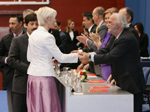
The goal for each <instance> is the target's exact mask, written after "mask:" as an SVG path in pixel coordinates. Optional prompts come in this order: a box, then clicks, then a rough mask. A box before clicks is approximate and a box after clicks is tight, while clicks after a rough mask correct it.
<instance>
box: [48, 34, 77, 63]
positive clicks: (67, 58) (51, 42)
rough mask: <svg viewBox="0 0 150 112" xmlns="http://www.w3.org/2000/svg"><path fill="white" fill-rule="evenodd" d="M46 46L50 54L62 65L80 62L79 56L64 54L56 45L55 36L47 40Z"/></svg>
mask: <svg viewBox="0 0 150 112" xmlns="http://www.w3.org/2000/svg"><path fill="white" fill-rule="evenodd" d="M45 46H46V48H47V49H48V51H49V52H50V54H51V55H52V56H53V57H54V58H55V59H57V60H58V61H59V62H60V63H77V62H78V54H77V53H72V54H63V53H62V52H61V51H60V50H59V48H58V47H57V45H56V43H55V39H54V37H53V36H49V37H47V38H46V40H45Z"/></svg>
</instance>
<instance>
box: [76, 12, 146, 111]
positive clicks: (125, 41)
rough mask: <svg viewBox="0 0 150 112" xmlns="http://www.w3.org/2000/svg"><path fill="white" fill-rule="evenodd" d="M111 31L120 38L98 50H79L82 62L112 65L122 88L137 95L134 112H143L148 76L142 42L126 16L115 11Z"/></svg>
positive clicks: (135, 96)
mask: <svg viewBox="0 0 150 112" xmlns="http://www.w3.org/2000/svg"><path fill="white" fill-rule="evenodd" d="M107 26H108V32H110V33H112V34H113V35H114V36H115V37H116V39H115V40H114V42H113V43H109V44H108V45H107V46H106V47H104V48H102V49H101V50H98V51H96V52H95V53H84V52H81V53H79V55H80V56H79V59H80V60H81V61H82V62H88V61H93V62H95V64H111V69H112V78H113V79H114V80H115V84H117V86H119V87H120V88H121V89H123V90H126V91H128V92H130V93H132V94H134V112H142V101H143V94H142V93H143V91H144V89H145V82H144V75H143V72H142V68H141V65H140V54H139V45H138V41H137V39H136V38H135V36H134V35H133V34H132V33H131V32H130V31H129V29H126V26H127V23H126V20H125V18H123V17H122V16H121V15H120V14H118V13H114V14H112V15H111V16H110V18H109V21H108V25H107Z"/></svg>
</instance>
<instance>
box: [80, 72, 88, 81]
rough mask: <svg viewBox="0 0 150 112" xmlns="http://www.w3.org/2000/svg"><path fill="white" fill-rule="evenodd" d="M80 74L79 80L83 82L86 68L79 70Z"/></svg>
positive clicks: (85, 77)
mask: <svg viewBox="0 0 150 112" xmlns="http://www.w3.org/2000/svg"><path fill="white" fill-rule="evenodd" d="M80 75H81V78H80V80H81V82H84V81H85V80H86V79H87V73H86V70H82V71H80Z"/></svg>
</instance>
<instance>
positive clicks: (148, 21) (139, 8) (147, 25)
mask: <svg viewBox="0 0 150 112" xmlns="http://www.w3.org/2000/svg"><path fill="white" fill-rule="evenodd" d="M125 7H129V8H131V9H132V10H133V11H134V20H133V22H132V24H135V23H136V22H142V23H143V25H144V32H145V33H146V34H148V37H149V47H148V51H149V55H150V0H125Z"/></svg>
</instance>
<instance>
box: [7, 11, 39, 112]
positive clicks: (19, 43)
mask: <svg viewBox="0 0 150 112" xmlns="http://www.w3.org/2000/svg"><path fill="white" fill-rule="evenodd" d="M25 27H26V29H27V32H26V33H24V34H23V35H21V36H18V37H16V38H14V39H13V40H12V43H11V46H10V51H9V55H8V59H7V63H8V65H9V66H10V67H12V68H14V69H15V72H14V77H13V86H12V92H13V112H27V106H26V89H27V78H28V75H27V69H28V66H29V62H28V61H27V47H28V38H29V35H31V33H32V32H33V31H34V30H35V29H37V27H38V22H37V17H36V14H35V13H31V14H29V15H27V16H26V17H25Z"/></svg>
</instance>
